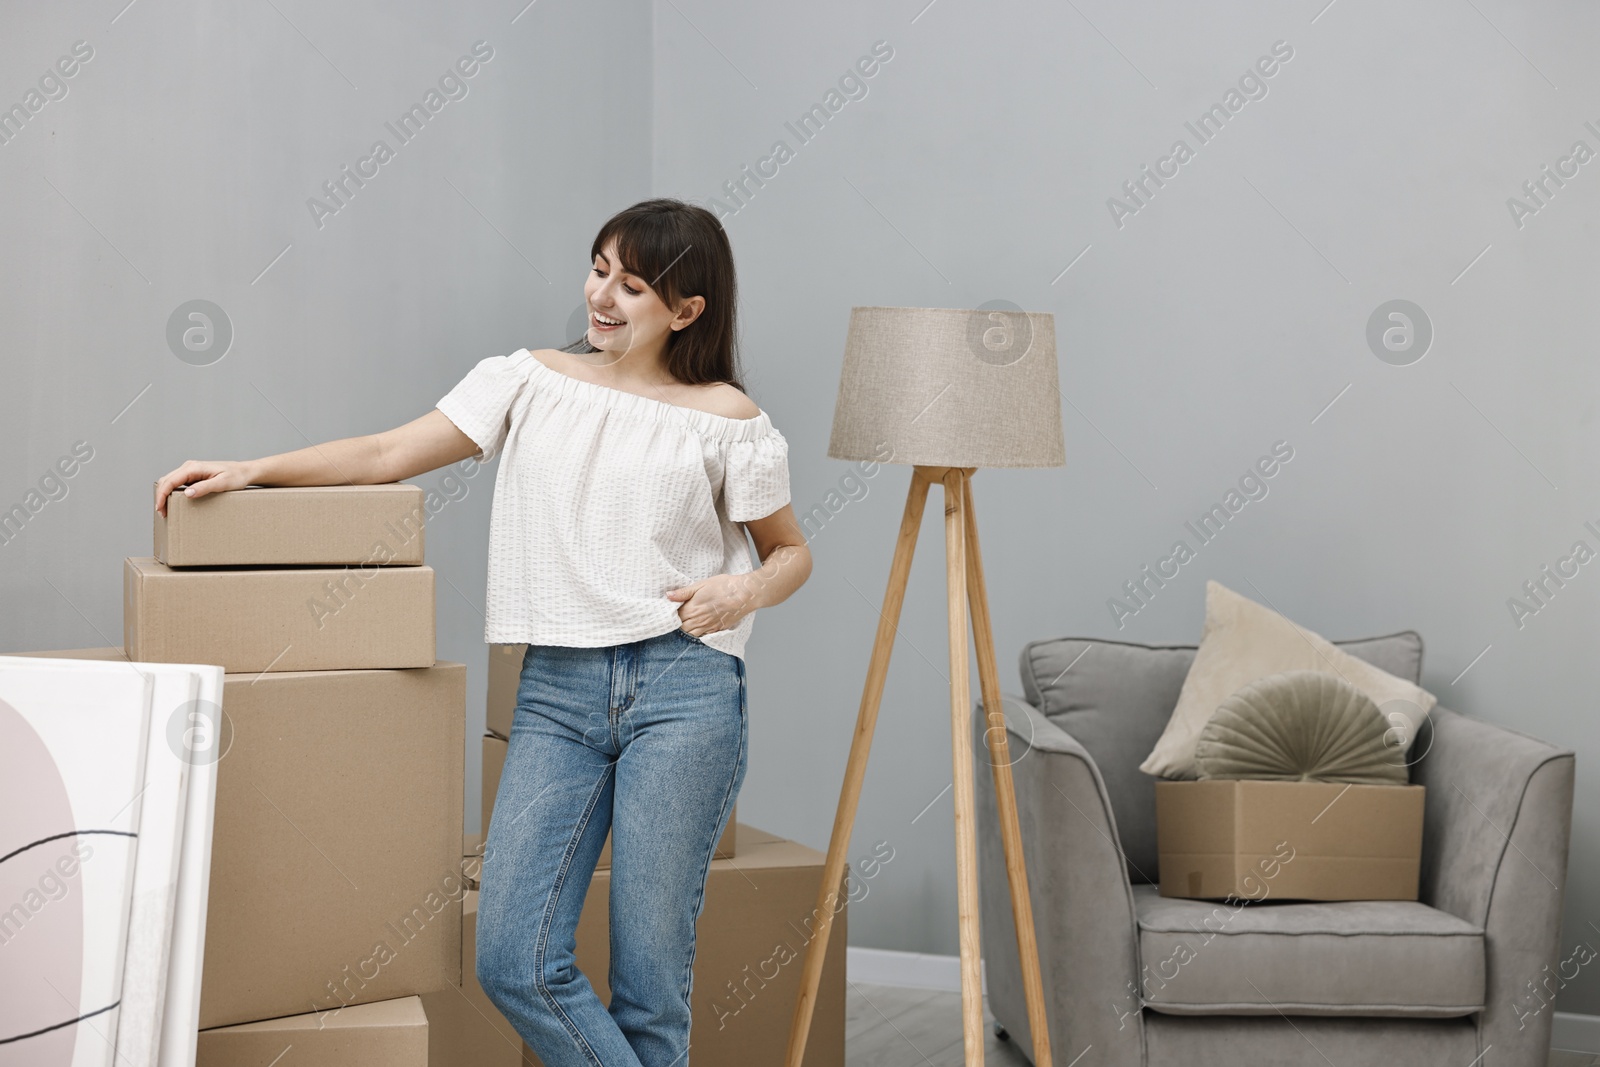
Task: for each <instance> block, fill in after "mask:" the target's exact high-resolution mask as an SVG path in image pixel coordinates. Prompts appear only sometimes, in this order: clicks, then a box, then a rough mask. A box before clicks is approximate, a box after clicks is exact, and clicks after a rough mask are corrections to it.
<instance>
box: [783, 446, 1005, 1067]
mask: <svg viewBox="0 0 1600 1067" xmlns="http://www.w3.org/2000/svg"><path fill="white" fill-rule="evenodd" d="M938 469H939V468H924V467H914V468H913V469H912V472H911V487H910V489H909V490H907V492H906V507H905V511H904V512H903V513H902V514H901V517H900V536H899V537H898V539H896V541H895V547H894V563H893V565H892V566H891V567H890V569H889V585H888V588H887V589H886V590H885V591H884V594H883V613H882V614H881V615H879V617H878V636H877V638H876V640H874V642H873V645H872V659H871V661H870V662H869V664H868V666H867V682H866V686H865V687H864V688H863V690H862V693H861V709H860V711H859V712H857V714H856V732H855V738H854V740H852V741H851V743H850V759H849V762H848V763H846V764H845V772H844V785H843V787H841V789H840V790H839V806H838V808H837V810H836V811H835V814H834V817H833V835H832V837H831V838H829V841H828V861H827V864H826V865H825V866H824V867H823V872H822V884H821V885H820V886H818V888H817V902H816V906H815V907H814V908H813V909H812V917H813V919H814V921H815V923H816V935H815V936H814V937H812V939H811V942H810V944H809V945H807V946H806V961H805V967H804V970H802V972H801V975H800V994H799V997H798V998H797V999H796V1001H795V1005H794V1015H793V1017H792V1018H791V1020H790V1023H789V1048H788V1051H787V1052H786V1053H785V1054H784V1059H783V1062H784V1065H785V1067H801V1061H802V1060H804V1058H805V1053H806V1038H807V1037H809V1036H810V1033H811V1015H812V1012H813V1011H814V1010H815V1009H816V1002H817V986H818V985H819V984H820V983H821V981H822V964H823V961H824V960H825V959H826V958H827V955H828V935H829V934H830V933H831V932H832V931H833V914H834V908H835V907H836V906H837V905H838V893H839V891H840V882H841V880H842V879H843V876H844V861H845V850H846V849H848V848H849V846H850V829H851V827H852V826H853V825H854V823H855V818H856V805H857V803H858V802H859V801H860V799H861V780H862V778H863V777H864V776H865V775H866V772H867V757H868V755H869V754H870V753H871V751H872V732H873V729H874V728H875V727H876V726H877V723H878V705H879V704H880V703H881V702H882V700H883V684H884V680H885V678H887V677H888V674H889V653H890V652H891V651H893V649H894V635H895V630H896V629H897V628H898V627H899V625H900V608H901V605H902V604H904V602H905V596H906V579H907V578H908V576H909V575H910V574H911V557H912V555H913V554H914V553H915V552H916V548H917V533H918V531H919V530H920V529H921V528H922V513H923V509H924V507H925V506H926V504H927V500H928V484H929V480H928V471H929V470H935V471H936V470H938ZM948 493H949V491H948V490H946V496H947V498H948ZM946 504H947V506H948V499H947V500H946ZM961 662H962V666H963V667H965V665H966V655H965V650H964V649H963V654H962V657H961ZM970 769H971V768H970V764H969V765H968V770H969V773H970ZM980 1021H981V1020H980Z"/></svg>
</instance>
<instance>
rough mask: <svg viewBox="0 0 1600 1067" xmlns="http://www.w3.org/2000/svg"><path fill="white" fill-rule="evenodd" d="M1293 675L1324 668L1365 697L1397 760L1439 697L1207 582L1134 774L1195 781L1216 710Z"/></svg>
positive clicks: (1412, 739)
mask: <svg viewBox="0 0 1600 1067" xmlns="http://www.w3.org/2000/svg"><path fill="white" fill-rule="evenodd" d="M1294 670H1312V671H1331V672H1332V673H1334V674H1336V675H1338V676H1339V677H1340V678H1343V679H1344V680H1345V681H1347V682H1349V683H1350V684H1351V685H1353V686H1355V687H1356V688H1357V689H1359V690H1361V692H1363V693H1365V694H1366V695H1367V696H1369V697H1371V698H1372V702H1373V703H1374V704H1377V705H1378V710H1379V711H1380V712H1382V713H1383V717H1384V718H1385V719H1386V720H1388V722H1389V724H1390V727H1391V728H1392V730H1393V734H1392V735H1391V738H1390V740H1391V741H1392V743H1393V745H1394V750H1395V753H1396V755H1397V756H1398V755H1399V754H1401V753H1404V752H1405V751H1406V750H1407V749H1409V748H1410V747H1411V742H1412V741H1414V740H1415V739H1416V736H1417V730H1418V728H1419V727H1421V725H1422V721H1423V720H1424V719H1425V718H1427V716H1428V712H1430V711H1432V710H1433V706H1434V704H1435V703H1436V702H1437V699H1438V698H1436V697H1435V696H1434V695H1433V694H1432V693H1430V692H1428V691H1427V690H1426V689H1422V688H1420V687H1419V686H1415V685H1412V684H1411V683H1410V682H1408V681H1406V680H1405V679H1404V678H1396V677H1395V676H1394V675H1392V674H1390V673H1389V672H1388V671H1384V670H1379V669H1378V668H1377V667H1374V666H1373V665H1372V664H1370V663H1367V662H1366V661H1365V660H1359V659H1357V658H1356V657H1354V656H1352V655H1350V654H1349V653H1348V652H1345V651H1343V650H1342V649H1340V648H1339V647H1338V646H1336V645H1334V644H1333V643H1332V642H1331V641H1328V640H1327V639H1326V638H1323V637H1322V636H1320V635H1319V634H1314V633H1312V632H1311V631H1310V630H1307V629H1305V628H1304V627H1302V626H1296V625H1295V624H1294V623H1292V622H1290V621H1289V620H1288V619H1286V618H1284V617H1283V616H1282V615H1279V614H1278V613H1277V612H1276V611H1273V610H1272V609H1270V608H1265V607H1262V606H1261V605H1260V604H1257V603H1256V602H1255V601H1253V600H1250V599H1249V598H1247V597H1243V596H1240V595H1239V594H1238V593H1235V592H1234V591H1233V590H1231V589H1229V588H1227V587H1226V586H1224V585H1223V584H1222V583H1220V582H1216V581H1207V582H1206V622H1205V628H1204V629H1203V630H1202V631H1201V636H1200V647H1199V648H1198V649H1196V650H1195V654H1194V662H1193V663H1192V664H1191V665H1190V667H1189V674H1188V676H1187V677H1185V678H1184V680H1183V689H1182V690H1180V691H1179V693H1178V705H1177V707H1175V708H1173V709H1172V718H1171V719H1170V720H1168V722H1167V728H1166V730H1165V731H1163V732H1162V734H1161V737H1160V739H1159V740H1157V741H1156V747H1155V748H1154V749H1153V750H1152V751H1151V753H1150V755H1149V756H1147V757H1145V761H1144V762H1143V763H1141V764H1139V769H1140V770H1141V771H1143V772H1145V773H1146V774H1154V775H1159V776H1161V777H1162V778H1195V777H1198V775H1199V768H1197V767H1196V766H1195V761H1194V749H1195V744H1196V743H1197V742H1198V741H1199V740H1200V731H1201V730H1203V729H1204V728H1205V725H1206V723H1207V722H1208V721H1209V720H1210V718H1211V715H1212V713H1213V712H1215V711H1216V710H1217V705H1219V704H1221V703H1222V701H1223V700H1224V699H1225V698H1227V697H1228V696H1230V695H1232V694H1233V693H1235V692H1237V691H1238V690H1239V689H1240V688H1242V687H1244V686H1246V685H1249V684H1250V683H1251V682H1254V681H1256V680H1257V679H1258V678H1263V677H1265V676H1267V675H1269V674H1277V673H1279V672H1281V671H1294Z"/></svg>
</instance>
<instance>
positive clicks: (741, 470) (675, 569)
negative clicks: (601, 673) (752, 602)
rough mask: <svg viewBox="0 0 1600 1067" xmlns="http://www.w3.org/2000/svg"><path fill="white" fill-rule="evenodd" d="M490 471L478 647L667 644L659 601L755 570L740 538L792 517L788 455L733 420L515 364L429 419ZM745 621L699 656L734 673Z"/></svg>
mask: <svg viewBox="0 0 1600 1067" xmlns="http://www.w3.org/2000/svg"><path fill="white" fill-rule="evenodd" d="M438 408H439V410H440V411H442V412H444V414H445V416H446V417H447V418H449V420H450V421H451V422H453V423H455V425H456V426H457V427H459V428H460V429H461V432H462V433H464V434H466V435H467V436H468V437H470V438H472V440H473V442H474V443H475V444H477V445H478V447H479V449H480V451H479V453H478V455H479V457H480V458H481V459H483V460H484V461H485V462H487V461H488V460H490V459H492V458H494V457H495V456H497V455H498V456H499V457H500V469H499V471H498V472H497V473H496V475H495V486H494V501H493V505H492V508H491V513H490V519H489V585H488V595H487V597H486V609H485V614H486V616H487V618H486V621H485V624H484V640H486V641H488V642H490V643H492V644H519V643H528V644H541V645H569V646H576V647H581V648H593V647H597V646H602V645H613V644H624V643H627V642H630V641H638V640H642V639H644V638H647V637H655V636H657V635H659V634H663V633H666V632H668V631H670V630H675V629H677V628H678V627H679V618H678V610H679V608H680V607H681V606H682V604H683V601H676V600H670V599H668V598H667V596H666V593H667V590H669V589H675V588H678V587H680V586H684V585H688V584H690V583H691V582H696V581H699V580H701V579H703V578H709V577H711V576H712V575H714V574H742V573H745V572H748V571H751V570H754V569H755V568H756V566H758V565H759V564H758V561H757V560H755V559H754V558H753V553H752V551H751V547H750V544H749V542H748V541H747V539H746V535H745V531H744V528H743V527H741V526H739V525H737V524H738V523H741V522H746V521H748V520H751V519H760V518H765V517H766V516H768V515H771V514H772V513H773V512H775V511H777V510H778V509H779V508H781V507H783V505H785V504H787V503H788V502H789V463H788V455H789V445H788V442H787V441H785V440H784V438H783V435H782V434H780V433H779V432H778V431H777V429H776V428H775V427H774V426H773V425H772V420H771V419H770V418H769V417H768V416H767V413H766V412H765V411H763V412H761V413H760V414H759V415H757V416H755V417H754V418H749V419H733V418H728V417H727V416H725V415H717V414H714V413H712V412H709V411H701V410H699V409H698V408H689V407H683V406H681V405H678V404H669V403H666V402H665V401H662V400H656V399H654V398H652V397H647V396H642V395H640V394H637V393H630V392H627V391H625V390H621V389H613V388H611V387H610V386H605V385H597V384H595V383H594V382H587V381H584V380H583V379H581V378H574V377H572V376H571V375H569V374H563V373H562V372H560V371H557V370H552V369H551V368H549V367H547V366H546V365H545V364H544V363H543V362H542V361H541V360H540V359H539V358H538V357H536V356H535V355H534V354H533V353H532V352H530V351H528V350H527V349H526V348H520V349H518V350H517V351H515V352H513V353H512V354H511V355H509V356H490V357H489V358H487V359H484V360H482V361H480V362H479V363H478V364H477V365H476V366H474V367H473V368H472V370H470V371H469V372H468V373H467V376H466V377H465V378H463V379H462V380H461V381H460V383H459V384H457V385H456V386H455V388H453V389H451V390H450V392H449V393H448V394H446V395H445V396H444V397H443V399H441V400H440V401H439V403H438ZM754 621H755V613H754V612H751V613H749V614H747V615H745V616H744V617H743V618H741V619H740V620H739V622H738V624H737V625H735V626H734V627H733V628H732V629H728V630H716V631H713V632H711V633H707V634H703V635H701V637H700V640H701V641H703V642H704V643H705V644H707V645H710V646H711V647H713V648H716V649H720V650H721V651H723V652H726V653H728V654H729V655H733V656H738V657H740V658H741V659H742V658H743V657H744V646H745V641H746V640H747V639H748V638H749V636H750V630H751V626H752V624H753V623H754Z"/></svg>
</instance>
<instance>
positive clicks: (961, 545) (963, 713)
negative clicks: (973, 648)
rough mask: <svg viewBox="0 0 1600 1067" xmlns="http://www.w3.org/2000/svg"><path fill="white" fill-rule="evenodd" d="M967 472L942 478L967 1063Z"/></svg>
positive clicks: (970, 997) (972, 1044) (978, 1036)
mask: <svg viewBox="0 0 1600 1067" xmlns="http://www.w3.org/2000/svg"><path fill="white" fill-rule="evenodd" d="M966 478H967V472H966V470H965V469H964V468H961V467H951V468H949V469H948V470H947V471H946V472H945V476H944V540H945V584H946V585H947V586H948V588H949V596H950V604H949V611H950V754H951V769H952V775H951V780H952V781H953V783H954V787H955V820H956V914H957V918H958V927H959V931H958V936H959V938H960V945H961V1033H962V1037H963V1039H964V1045H965V1051H966V1057H965V1063H966V1064H968V1067H971V1065H973V1064H977V1065H979V1067H981V1065H982V1063H983V984H982V981H983V979H982V971H981V970H980V969H979V962H980V960H981V959H982V956H981V953H980V951H979V945H978V835H977V827H976V822H977V817H976V813H975V811H974V802H973V795H972V794H973V788H972V778H973V773H972V732H971V727H972V687H971V684H970V680H969V679H968V677H967V550H966V531H967V525H966V517H965V512H966V507H965V503H964V500H965V494H964V492H963V487H964V485H965V483H966Z"/></svg>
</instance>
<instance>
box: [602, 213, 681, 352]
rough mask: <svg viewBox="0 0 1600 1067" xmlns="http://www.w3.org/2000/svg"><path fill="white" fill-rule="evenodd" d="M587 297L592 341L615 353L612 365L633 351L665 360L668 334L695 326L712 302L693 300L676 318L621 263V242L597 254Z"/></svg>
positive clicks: (643, 282)
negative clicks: (662, 356) (663, 356)
mask: <svg viewBox="0 0 1600 1067" xmlns="http://www.w3.org/2000/svg"><path fill="white" fill-rule="evenodd" d="M583 297H584V303H585V304H586V305H587V306H588V309H589V330H588V338H589V343H590V344H591V345H594V346H595V347H596V348H598V349H600V350H601V351H602V352H606V353H608V354H609V359H608V360H607V362H608V363H616V362H618V361H620V360H621V359H622V357H623V356H626V355H628V354H630V353H632V354H634V355H641V356H649V357H650V359H651V360H654V361H656V362H660V359H661V355H662V353H663V352H665V351H666V347H667V337H668V335H669V334H670V333H671V332H672V331H673V330H681V329H683V328H684V327H685V326H687V325H689V324H690V323H691V322H693V321H694V320H695V318H696V317H697V316H698V315H699V314H700V311H701V309H703V308H704V307H705V304H706V302H705V298H704V297H700V296H691V297H689V298H688V299H686V300H685V301H683V303H682V305H681V306H680V307H679V309H678V312H677V313H676V314H674V313H673V310H672V309H671V308H669V307H668V306H667V305H666V304H665V303H663V302H662V300H661V298H660V297H659V296H657V295H656V292H655V290H653V289H651V288H650V286H649V285H648V284H647V283H646V281H645V279H643V278H640V277H638V276H636V275H633V274H630V273H628V271H627V270H626V269H624V268H623V266H622V264H620V263H619V262H617V246H616V242H615V241H612V242H610V243H608V244H607V245H606V247H605V248H604V249H602V250H601V252H600V254H599V255H597V256H595V258H594V264H593V266H592V267H591V269H590V271H589V278H588V280H587V281H585V282H584V285H583Z"/></svg>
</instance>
